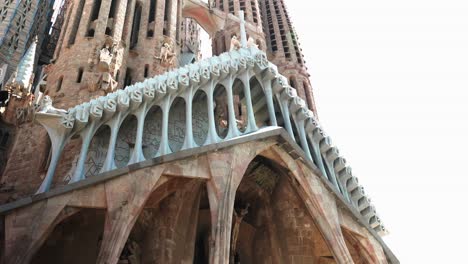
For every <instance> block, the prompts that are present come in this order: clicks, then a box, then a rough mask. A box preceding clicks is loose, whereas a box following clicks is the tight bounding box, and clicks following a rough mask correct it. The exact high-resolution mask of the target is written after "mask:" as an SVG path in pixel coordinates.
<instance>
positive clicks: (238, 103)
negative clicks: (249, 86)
mask: <svg viewBox="0 0 468 264" xmlns="http://www.w3.org/2000/svg"><path fill="white" fill-rule="evenodd" d="M244 89H245V86H244V83H243V82H242V81H241V80H239V79H236V80H235V81H234V83H233V86H232V97H233V99H234V111H235V116H236V123H237V129H238V130H239V131H240V132H242V133H244V132H245V130H246V128H247V124H248V122H249V120H248V114H247V104H246V101H245V100H246V98H245V94H244Z"/></svg>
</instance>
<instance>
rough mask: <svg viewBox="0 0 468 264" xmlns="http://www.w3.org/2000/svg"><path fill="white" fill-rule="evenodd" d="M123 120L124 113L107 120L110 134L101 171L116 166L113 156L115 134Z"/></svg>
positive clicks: (116, 134) (115, 142) (109, 169)
mask: <svg viewBox="0 0 468 264" xmlns="http://www.w3.org/2000/svg"><path fill="white" fill-rule="evenodd" d="M123 120H124V115H123V114H121V113H118V114H117V116H116V117H115V118H113V119H112V120H111V121H109V122H108V123H107V124H108V125H109V127H110V129H111V136H110V139H109V147H108V149H107V155H106V160H105V161H104V165H103V166H102V169H101V173H102V172H106V171H111V170H113V169H115V168H117V166H115V161H114V156H115V145H116V144H117V136H118V134H119V129H120V126H121V125H122V122H123Z"/></svg>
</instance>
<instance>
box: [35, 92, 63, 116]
mask: <svg viewBox="0 0 468 264" xmlns="http://www.w3.org/2000/svg"><path fill="white" fill-rule="evenodd" d="M37 112H38V113H47V114H56V115H62V114H66V113H67V110H63V109H59V108H55V107H54V106H52V98H50V96H48V95H46V96H44V98H43V99H42V101H41V103H40V105H39V108H38V111H37Z"/></svg>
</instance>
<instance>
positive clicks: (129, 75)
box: [124, 68, 132, 87]
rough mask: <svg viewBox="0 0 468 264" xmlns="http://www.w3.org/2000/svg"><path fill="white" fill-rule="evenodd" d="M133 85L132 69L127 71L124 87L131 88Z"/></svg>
mask: <svg viewBox="0 0 468 264" xmlns="http://www.w3.org/2000/svg"><path fill="white" fill-rule="evenodd" d="M131 84H132V69H130V68H127V71H126V72H125V81H124V87H125V86H129V85H131Z"/></svg>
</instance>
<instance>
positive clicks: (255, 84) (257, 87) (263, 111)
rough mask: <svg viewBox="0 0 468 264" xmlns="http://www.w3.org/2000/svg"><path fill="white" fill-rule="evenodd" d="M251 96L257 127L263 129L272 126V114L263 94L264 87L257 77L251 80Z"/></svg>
mask: <svg viewBox="0 0 468 264" xmlns="http://www.w3.org/2000/svg"><path fill="white" fill-rule="evenodd" d="M250 96H251V97H252V107H253V112H254V115H255V121H256V122H257V127H258V128H262V127H266V126H269V125H270V124H271V120H270V114H269V112H268V105H267V99H266V95H265V93H264V92H263V87H262V85H261V84H260V82H259V81H258V79H257V78H256V77H252V78H251V79H250Z"/></svg>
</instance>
